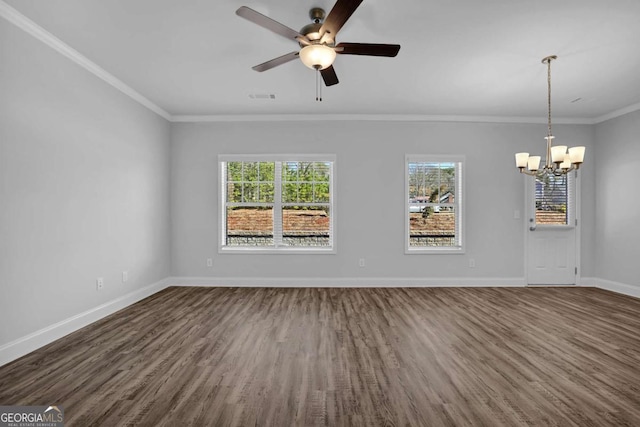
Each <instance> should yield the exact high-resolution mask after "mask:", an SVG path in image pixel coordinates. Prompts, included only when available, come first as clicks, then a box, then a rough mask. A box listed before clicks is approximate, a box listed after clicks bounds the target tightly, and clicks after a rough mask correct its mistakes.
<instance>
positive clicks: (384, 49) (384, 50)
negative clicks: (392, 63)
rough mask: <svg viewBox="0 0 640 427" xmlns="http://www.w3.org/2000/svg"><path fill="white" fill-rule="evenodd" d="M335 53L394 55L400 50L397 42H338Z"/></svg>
mask: <svg viewBox="0 0 640 427" xmlns="http://www.w3.org/2000/svg"><path fill="white" fill-rule="evenodd" d="M335 51H336V53H340V54H342V55H367V56H390V57H394V56H396V55H397V54H398V52H399V51H400V45H399V44H377V43H338V44H337V45H336V49H335Z"/></svg>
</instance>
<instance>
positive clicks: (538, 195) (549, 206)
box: [535, 174, 575, 225]
mask: <svg viewBox="0 0 640 427" xmlns="http://www.w3.org/2000/svg"><path fill="white" fill-rule="evenodd" d="M574 181H575V179H574V175H573V174H567V175H560V176H554V175H551V176H549V175H544V176H542V177H536V179H535V213H536V224H538V225H574V219H573V213H574V206H573V205H574V203H573V199H574V195H573V193H574V190H573V188H574V186H575V184H574Z"/></svg>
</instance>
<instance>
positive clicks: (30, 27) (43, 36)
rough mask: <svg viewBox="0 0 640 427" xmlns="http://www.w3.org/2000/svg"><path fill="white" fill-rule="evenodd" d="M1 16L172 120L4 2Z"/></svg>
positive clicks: (135, 99)
mask: <svg viewBox="0 0 640 427" xmlns="http://www.w3.org/2000/svg"><path fill="white" fill-rule="evenodd" d="M0 16H2V17H3V18H4V19H6V20H7V21H9V22H11V23H12V24H13V25H15V26H16V27H18V28H20V29H22V30H23V31H25V32H26V33H28V34H30V35H31V36H33V37H35V38H36V39H38V40H40V41H41V42H43V43H44V44H46V45H48V46H49V47H51V48H52V49H54V50H56V51H57V52H58V53H60V54H62V55H64V56H66V57H67V58H69V59H71V60H72V61H73V62H75V63H76V64H78V65H80V66H81V67H83V68H84V69H86V70H87V71H89V72H90V73H92V74H94V75H95V76H96V77H98V78H100V79H102V80H104V81H105V82H106V83H108V84H110V85H111V86H113V87H114V88H116V89H118V90H119V91H120V92H122V93H124V94H125V95H127V96H128V97H130V98H131V99H133V100H134V101H136V102H138V103H139V104H141V105H143V106H145V107H146V108H148V109H149V110H151V111H153V112H154V113H156V114H157V115H159V116H161V117H163V118H165V119H166V120H171V114H169V113H168V112H167V111H165V110H163V109H162V108H160V107H159V106H158V105H156V104H155V103H153V102H152V101H150V100H149V99H147V98H145V97H144V96H143V95H142V94H140V93H139V92H137V91H136V90H135V89H133V88H132V87H131V86H129V85H127V84H126V83H124V82H123V81H122V80H120V79H118V78H117V77H115V76H114V75H113V74H111V73H109V72H108V71H106V70H105V69H104V68H102V67H100V66H99V65H98V64H96V63H95V62H93V61H91V60H90V59H88V58H87V57H85V56H84V55H82V54H81V53H80V52H78V51H77V50H75V49H73V48H72V47H71V46H69V45H68V44H66V43H65V42H63V41H62V40H60V39H59V38H57V37H56V36H54V35H53V34H51V33H50V32H48V31H47V30H45V29H44V28H42V27H41V26H39V25H38V24H36V23H35V22H33V21H32V20H30V19H29V18H27V17H26V16H24V15H23V14H21V13H20V12H18V11H17V10H16V9H14V8H13V7H11V6H9V5H8V4H7V3H5V2H4V1H2V0H0Z"/></svg>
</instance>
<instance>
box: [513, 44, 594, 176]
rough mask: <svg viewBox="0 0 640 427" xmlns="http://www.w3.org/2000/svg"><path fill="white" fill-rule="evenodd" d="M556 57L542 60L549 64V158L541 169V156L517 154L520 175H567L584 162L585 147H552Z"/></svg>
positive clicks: (546, 137) (552, 56) (547, 138)
mask: <svg viewBox="0 0 640 427" xmlns="http://www.w3.org/2000/svg"><path fill="white" fill-rule="evenodd" d="M556 58H557V56H556V55H551V56H547V57H545V58H543V59H542V63H543V64H547V88H548V96H547V106H548V108H549V109H548V112H549V114H548V115H547V117H548V128H547V136H545V138H544V139H546V140H547V157H546V160H545V164H544V166H543V168H542V169H540V156H529V153H516V167H517V168H518V169H519V170H520V173H524V174H526V175H531V176H537V177H541V176H544V175H555V176H560V175H566V174H567V173H569V172H571V171H572V170H577V169H579V168H580V165H581V164H582V162H583V161H584V151H585V147H571V148H569V149H568V150H567V146H566V145H555V146H554V145H551V142H552V141H553V139H554V138H555V137H554V136H553V134H552V133H551V61H553V60H554V59H556Z"/></svg>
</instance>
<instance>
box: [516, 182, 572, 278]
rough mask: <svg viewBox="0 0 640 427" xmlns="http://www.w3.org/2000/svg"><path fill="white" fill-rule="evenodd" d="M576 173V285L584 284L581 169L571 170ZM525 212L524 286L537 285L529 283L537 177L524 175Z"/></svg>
mask: <svg viewBox="0 0 640 427" xmlns="http://www.w3.org/2000/svg"><path fill="white" fill-rule="evenodd" d="M570 173H572V174H574V180H573V181H574V193H575V202H574V204H575V212H574V220H575V248H574V251H575V255H576V283H575V285H574V286H582V268H581V259H582V258H581V251H580V248H581V235H582V215H581V205H582V203H581V200H582V187H581V184H580V175H581V173H580V170H576V171H572V172H570ZM523 176H524V180H523V182H524V184H523V185H524V212H525V215H523V218H524V221H523V225H524V226H523V227H522V229H523V233H524V286H536V285H529V236H531V231H530V230H529V227H530V226H531V224H530V222H529V219H530V218H531V217H532V215H533V216H534V217H535V205H534V199H533V194H532V189H533V188H535V187H534V185H532V182H531V180H534V179H535V178H534V177H532V176H528V175H524V174H523Z"/></svg>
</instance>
